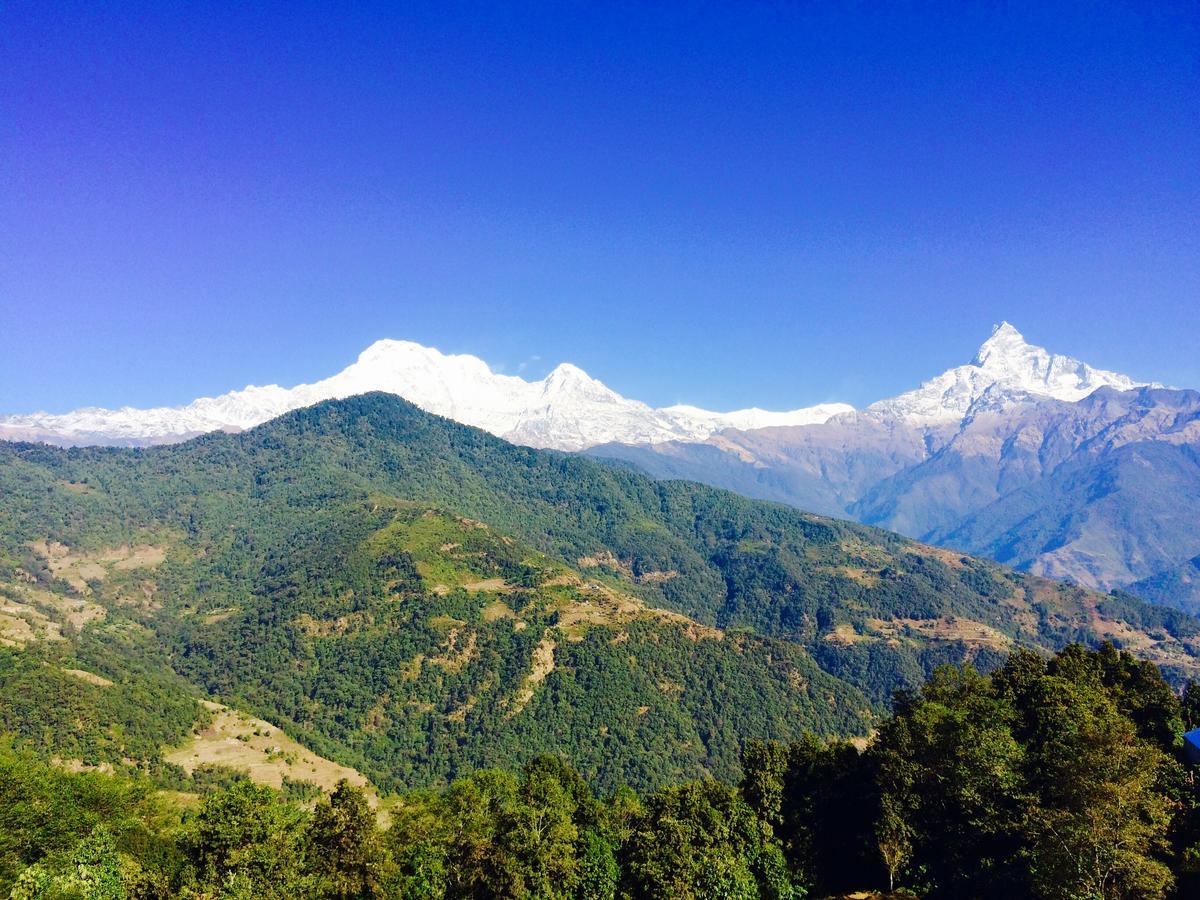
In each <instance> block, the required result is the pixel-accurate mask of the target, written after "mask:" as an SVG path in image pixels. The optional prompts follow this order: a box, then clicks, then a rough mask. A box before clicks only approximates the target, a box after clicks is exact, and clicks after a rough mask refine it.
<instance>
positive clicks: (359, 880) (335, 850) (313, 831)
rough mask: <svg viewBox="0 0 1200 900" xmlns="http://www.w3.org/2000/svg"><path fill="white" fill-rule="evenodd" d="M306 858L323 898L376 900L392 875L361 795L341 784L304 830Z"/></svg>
mask: <svg viewBox="0 0 1200 900" xmlns="http://www.w3.org/2000/svg"><path fill="white" fill-rule="evenodd" d="M308 844H309V846H308V858H309V859H310V860H311V861H312V867H313V870H314V872H315V874H316V878H317V883H318V885H319V887H320V891H321V893H322V894H323V895H325V896H329V897H338V898H350V897H364V898H367V897H378V896H382V895H383V894H384V892H385V885H386V884H387V882H388V879H389V877H390V876H391V869H392V865H391V860H390V858H389V857H388V854H387V852H386V850H385V848H384V845H383V841H382V840H381V838H380V834H379V828H378V825H377V823H376V821H375V813H374V812H373V811H372V810H371V807H370V805H369V804H368V803H367V798H366V795H365V794H364V793H363V792H362V791H361V790H360V789H359V788H356V787H354V786H353V785H351V784H350V783H349V782H348V781H346V780H345V779H342V780H341V781H339V782H338V784H337V787H336V788H335V789H334V791H333V793H332V794H331V795H330V797H329V800H328V801H327V802H323V803H319V804H318V805H317V807H316V809H315V810H314V811H313V814H312V820H311V821H310V822H309V825H308Z"/></svg>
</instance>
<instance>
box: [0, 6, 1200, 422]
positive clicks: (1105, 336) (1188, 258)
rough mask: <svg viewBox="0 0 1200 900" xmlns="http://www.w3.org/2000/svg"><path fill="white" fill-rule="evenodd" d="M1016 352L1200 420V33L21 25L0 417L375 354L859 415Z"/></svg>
mask: <svg viewBox="0 0 1200 900" xmlns="http://www.w3.org/2000/svg"><path fill="white" fill-rule="evenodd" d="M339 6H340V7H352V6H354V7H357V9H356V11H354V12H350V13H347V12H345V11H344V10H338V11H336V12H335V11H334V9H335V7H339ZM881 10H882V12H881ZM1001 319H1007V320H1009V321H1011V322H1013V323H1014V324H1015V325H1017V327H1018V328H1020V329H1021V330H1022V331H1023V332H1024V333H1025V334H1026V336H1027V337H1028V338H1029V339H1030V340H1032V341H1034V342H1035V343H1040V344H1043V345H1045V346H1048V347H1050V348H1051V349H1053V350H1057V351H1060V352H1066V353H1070V354H1072V355H1076V356H1079V357H1081V358H1083V359H1086V360H1087V361H1089V362H1091V363H1093V364H1094V365H1098V366H1102V367H1105V368H1111V369H1117V370H1121V371H1125V372H1128V373H1129V374H1131V375H1133V376H1135V377H1140V378H1145V379H1156V380H1160V381H1164V382H1168V383H1172V384H1176V385H1181V386H1192V387H1200V6H1198V5H1197V4H1196V3H1195V2H1178V3H1175V2H1166V0H1164V2H1158V0H1156V2H1145V0H1137V2H1130V3H1126V4H1119V3H1104V2H1087V3H1083V2H1081V3H1072V4H1063V5H1056V4H1054V3H1047V2H1036V3H1029V4H1022V3H1003V4H1000V3H974V2H953V3H946V4H944V5H939V4H934V3H913V4H908V3H895V4H883V3H875V2H862V3H841V4H833V3H828V4H826V3H795V4H793V3H782V2H780V3H769V2H762V3H756V2H728V3H721V4H718V3H683V2H680V3H646V2H639V3H616V2H612V3H610V2H588V3H571V2H556V3H546V4H544V5H541V4H522V3H515V4H508V3H483V4H478V5H473V4H458V3H454V2H447V0H439V2H436V3H430V4H422V3H417V2H405V3H388V4H381V5H379V6H378V7H377V8H371V7H370V5H369V4H313V5H306V4H303V3H296V2H291V3H286V4H278V5H272V4H254V5H251V4H242V3H238V4H233V3H230V4H218V3H212V4H208V3H205V4H182V3H168V2H161V0H160V2H154V3H146V4H141V5H139V4H129V3H119V2H118V3H111V4H109V3H104V4H100V3H93V2H88V3H79V4H75V3H70V2H56V3H45V2H33V3H26V2H22V0H6V2H4V3H3V4H2V5H0V411H3V412H27V411H32V410H35V409H47V410H51V411H63V410H66V409H70V408H73V407H76V406H81V405H92V404H95V405H106V406H114V405H121V404H133V405H153V404H175V403H181V402H186V401H188V400H190V399H192V398H193V397H196V396H199V395H204V394H215V393H222V392H224V391H227V390H229V389H232V388H237V387H242V386H243V385H245V384H247V383H270V382H278V383H282V384H293V383H296V382H300V381H309V380H314V379H316V378H319V377H323V376H325V375H328V374H332V373H333V372H335V371H337V370H338V369H340V368H342V367H343V366H345V365H346V364H348V363H349V362H351V361H353V359H354V358H355V356H356V355H357V354H358V352H359V351H360V350H361V349H362V348H363V347H365V346H366V345H367V344H369V343H370V342H372V341H373V340H375V339H377V338H381V337H393V338H404V339H410V340H415V341H419V342H421V343H424V344H429V345H432V346H436V347H438V348H440V349H442V350H444V351H448V352H449V351H455V352H470V353H474V354H477V355H479V356H481V357H483V358H484V359H486V360H487V361H488V362H490V363H492V364H493V365H495V366H497V367H503V368H504V369H505V370H506V371H508V372H516V371H518V370H519V371H521V372H522V373H523V374H525V375H527V376H541V375H543V374H545V372H546V371H547V370H548V369H549V368H550V367H552V366H553V365H554V364H555V363H558V362H561V361H570V362H574V363H576V364H577V365H580V366H582V367H583V368H585V369H586V370H587V371H588V372H590V373H591V374H592V375H594V376H596V377H598V378H600V379H601V380H603V381H605V382H606V383H608V384H609V385H610V386H612V387H613V388H615V389H617V390H619V391H620V392H622V393H624V394H626V395H628V396H633V397H637V398H639V399H643V400H646V401H648V402H651V403H654V404H669V403H674V402H690V403H695V404H698V405H702V406H707V407H710V408H734V407H741V406H747V405H752V404H757V405H760V406H767V407H774V408H783V407H795V406H800V405H806V404H810V403H815V402H819V401H824V400H835V399H836V400H845V401H848V402H851V403H854V404H856V405H862V404H865V403H867V402H869V401H871V400H874V399H877V398H879V397H882V396H886V395H890V394H894V393H897V392H898V391H900V390H901V389H904V388H907V387H910V386H912V385H914V384H915V383H917V382H918V381H920V380H921V379H922V378H923V377H925V376H928V375H931V374H934V373H935V372H938V371H941V370H942V369H944V368H947V367H948V366H950V365H953V364H957V363H961V362H965V361H967V359H969V358H970V356H971V354H972V353H973V351H974V349H975V347H976V346H977V345H978V344H979V343H980V342H981V341H982V340H983V339H984V338H985V337H986V336H987V334H988V333H989V330H990V326H991V325H992V323H993V322H996V321H999V320H1001Z"/></svg>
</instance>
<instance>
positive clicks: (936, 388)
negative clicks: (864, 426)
mask: <svg viewBox="0 0 1200 900" xmlns="http://www.w3.org/2000/svg"><path fill="white" fill-rule="evenodd" d="M1145 386H1146V385H1145V384H1143V383H1140V382H1136V381H1134V380H1133V379H1131V378H1129V377H1128V376H1126V375H1121V374H1120V373H1118V372H1107V371H1105V370H1103V369H1094V368H1092V367H1091V366H1089V365H1088V364H1087V363H1084V362H1080V361H1079V360H1077V359H1073V358H1072V357H1070V356H1062V355H1060V354H1057V353H1050V352H1049V351H1047V350H1046V349H1044V348H1042V347H1038V346H1035V345H1033V344H1030V343H1029V342H1027V341H1026V340H1025V338H1024V336H1023V335H1022V334H1021V332H1019V331H1017V329H1016V328H1014V327H1013V326H1012V325H1010V324H1009V323H1008V322H1001V323H1000V324H999V325H996V326H995V327H994V328H993V329H992V334H991V336H990V337H989V338H988V339H987V340H986V341H984V342H983V344H982V345H980V347H979V351H978V352H977V353H976V354H975V358H974V359H973V360H972V361H971V362H970V364H969V365H965V366H957V367H955V368H953V369H949V370H948V371H946V372H943V373H942V374H941V375H938V376H936V377H935V378H931V379H929V380H928V381H926V382H924V383H923V384H922V385H921V386H920V387H918V388H916V389H915V390H911V391H908V392H906V393H903V394H900V395H899V396H898V397H893V398H891V399H889V400H880V401H879V402H878V403H872V404H871V405H870V406H869V407H867V409H868V411H869V412H872V413H875V414H878V415H883V416H887V417H895V418H901V419H904V420H906V421H909V422H912V423H915V424H939V423H953V422H961V421H963V420H964V419H966V418H969V417H970V416H971V415H973V414H975V413H976V412H980V411H982V410H984V409H986V410H989V411H992V412H1000V411H1004V410H1006V409H1008V408H1011V407H1014V406H1019V405H1023V404H1027V403H1030V402H1034V401H1036V400H1038V399H1041V398H1047V397H1049V398H1053V399H1055V400H1068V401H1072V402H1074V401H1076V400H1082V399H1083V398H1084V397H1086V396H1088V395H1089V394H1091V393H1092V392H1093V391H1095V390H1096V389H1098V388H1101V387H1111V388H1115V389H1116V390H1119V391H1128V390H1131V389H1133V388H1135V387H1145Z"/></svg>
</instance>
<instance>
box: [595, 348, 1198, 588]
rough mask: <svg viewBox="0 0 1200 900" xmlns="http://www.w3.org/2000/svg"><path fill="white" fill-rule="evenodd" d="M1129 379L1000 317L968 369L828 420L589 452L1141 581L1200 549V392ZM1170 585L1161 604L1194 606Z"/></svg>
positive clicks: (1084, 576) (1053, 568)
mask: <svg viewBox="0 0 1200 900" xmlns="http://www.w3.org/2000/svg"><path fill="white" fill-rule="evenodd" d="M1128 383H1129V380H1128V379H1125V378H1124V377H1123V376H1116V375H1114V374H1113V373H1105V372H1099V371H1098V370H1095V369H1092V368H1090V367H1088V366H1086V365H1084V364H1082V363H1077V362H1076V361H1074V360H1068V359H1065V358H1063V357H1057V356H1054V355H1052V354H1049V353H1047V352H1046V351H1044V350H1041V349H1040V348H1037V347H1030V346H1029V345H1028V344H1025V343H1024V341H1023V340H1022V339H1021V338H1020V336H1019V335H1018V334H1017V333H1016V332H1015V330H1013V329H1012V328H1011V327H1009V326H1002V327H1001V328H999V329H998V330H997V331H996V333H995V334H994V335H993V336H992V338H990V339H989V340H988V342H986V343H985V344H984V345H983V347H981V348H980V351H979V353H978V354H977V356H976V360H975V362H974V363H972V364H971V365H970V366H965V367H960V368H959V369H954V370H951V371H950V372H948V373H945V375H943V376H939V378H936V379H933V380H931V381H930V382H927V383H926V384H925V385H923V386H922V387H921V388H919V389H917V390H916V391H913V392H910V393H909V394H905V395H901V397H898V398H896V399H895V400H893V401H885V402H883V403H877V404H873V405H872V406H871V407H869V408H868V409H867V410H864V411H862V412H858V413H852V414H847V415H841V416H835V417H834V418H832V419H830V420H829V421H828V422H825V423H823V424H820V425H813V426H802V427H795V428H764V429H758V430H755V431H747V432H736V431H725V432H722V433H721V434H719V435H715V436H713V437H711V438H709V439H708V440H707V441H705V442H704V443H688V442H671V443H665V444H657V445H654V446H637V447H629V446H621V445H604V446H601V447H596V448H592V450H591V451H589V452H590V453H591V454H593V455H596V456H605V457H610V458H618V459H623V460H626V461H628V462H631V463H633V464H634V465H636V466H638V467H639V468H641V469H643V470H644V471H646V472H648V473H650V474H652V475H654V476H656V477H667V478H674V477H687V478H692V479H695V480H698V481H703V482H705V483H709V484H717V485H721V486H724V487H729V488H732V489H734V490H737V491H740V492H742V493H745V494H747V495H748V496H754V497H760V498H763V499H771V500H777V501H780V502H784V503H789V504H792V505H795V506H799V507H801V508H805V509H813V510H816V511H819V512H822V513H826V514H829V515H845V516H849V517H851V518H854V519H856V520H858V521H861V522H866V523H870V524H875V525H879V526H882V527H884V528H888V529H892V530H895V531H899V532H901V533H903V534H906V535H910V536H912V537H916V538H919V539H921V540H926V541H931V542H933V543H935V544H939V545H942V546H947V547H955V548H958V549H961V550H965V551H968V552H972V553H976V554H981V555H986V556H989V557H991V558H993V559H996V560H999V561H1000V562H1004V563H1006V564H1009V565H1013V566H1016V567H1018V568H1022V569H1027V570H1030V571H1033V572H1038V573H1041V574H1046V575H1051V576H1054V577H1059V578H1066V579H1069V580H1071V581H1074V582H1076V583H1079V584H1082V585H1085V586H1089V587H1098V588H1103V589H1111V588H1115V587H1124V588H1131V586H1132V585H1134V584H1135V583H1139V582H1140V581H1141V580H1142V579H1145V578H1148V577H1151V576H1153V575H1155V574H1156V573H1158V572H1161V571H1166V570H1170V569H1171V568H1173V567H1175V566H1179V565H1182V564H1183V563H1185V562H1186V561H1187V560H1188V559H1190V558H1192V557H1193V556H1194V555H1195V554H1196V553H1197V552H1200V520H1198V519H1197V518H1196V516H1195V515H1194V512H1193V510H1194V509H1195V502H1196V499H1197V497H1200V468H1198V467H1197V464H1196V460H1197V458H1198V456H1200V394H1197V393H1196V392H1194V391H1179V390H1170V389H1166V388H1156V387H1140V388H1135V389H1129V390H1121V389H1119V388H1122V387H1124V386H1126V385H1127V384H1128ZM1097 385H1104V386H1097ZM1089 388H1095V389H1094V390H1092V392H1091V393H1090V394H1088V395H1087V396H1084V397H1082V399H1080V398H1079V397H1078V394H1079V393H1080V392H1081V391H1084V390H1087V389H1089ZM1056 395H1057V396H1056ZM1169 583H1172V584H1173V583H1174V582H1170V581H1169V580H1168V581H1163V582H1162V583H1161V584H1160V586H1159V587H1158V588H1156V589H1155V598H1156V599H1157V600H1159V601H1161V602H1176V603H1186V602H1188V595H1187V591H1186V590H1185V589H1184V588H1182V587H1181V588H1180V590H1182V591H1183V593H1181V594H1180V595H1179V596H1178V597H1174V598H1173V597H1172V595H1171V592H1170V589H1169V588H1168V587H1166V585H1167V584H1169ZM1180 584H1181V585H1182V582H1180Z"/></svg>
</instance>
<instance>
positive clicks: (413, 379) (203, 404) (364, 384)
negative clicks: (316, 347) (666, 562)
mask: <svg viewBox="0 0 1200 900" xmlns="http://www.w3.org/2000/svg"><path fill="white" fill-rule="evenodd" d="M1104 386H1108V387H1115V388H1117V389H1120V390H1129V389H1131V388H1133V387H1137V386H1142V385H1141V384H1140V383H1138V382H1135V381H1133V380H1132V379H1130V378H1129V377H1127V376H1125V375H1121V374H1119V373H1115V372H1108V371H1105V370H1102V369H1095V368H1092V367H1091V366H1089V365H1087V364H1086V363H1083V362H1080V361H1079V360H1076V359H1073V358H1071V357H1067V356H1062V355H1059V354H1053V353H1049V352H1048V351H1046V350H1044V349H1043V348H1041V347H1036V346H1034V345H1031V344H1029V343H1027V342H1026V341H1025V339H1024V338H1023V336H1022V335H1021V334H1020V332H1018V331H1017V330H1016V329H1015V328H1014V327H1013V326H1012V325H1010V324H1009V323H1007V322H1002V323H1000V324H999V325H996V326H995V327H994V328H993V331H992V334H991V336H990V337H989V338H988V339H987V340H986V341H985V342H984V343H983V344H982V345H981V346H980V348H979V350H978V351H977V352H976V354H975V357H974V359H973V360H972V361H971V362H970V363H969V364H967V365H963V366H957V367H955V368H952V369H949V370H947V371H946V372H943V373H942V374H941V375H938V376H936V377H934V378H932V379H929V380H928V381H926V382H924V383H922V384H921V385H920V386H919V387H917V388H915V389H913V390H911V391H907V392H904V393H902V394H900V395H897V396H896V397H893V398H889V399H886V400H880V401H877V402H876V403H873V404H871V405H870V406H868V407H867V408H866V410H865V411H863V413H862V414H864V415H878V416H883V417H888V418H893V419H897V420H902V421H905V422H909V423H913V424H917V425H920V426H936V425H940V424H948V423H952V422H954V421H961V420H962V419H964V418H966V417H968V416H970V415H972V414H974V413H976V412H978V411H982V410H985V409H986V410H1003V409H1008V408H1012V407H1014V406H1018V405H1021V404H1023V403H1027V402H1029V401H1030V400H1033V399H1037V398H1039V397H1052V398H1055V399H1063V400H1078V399H1081V398H1082V397H1084V396H1086V395H1087V394H1088V393H1091V392H1092V391H1093V390H1095V389H1097V388H1099V387H1104ZM376 390H384V391H387V392H389V393H394V394H396V395H398V396H401V397H404V398H405V399H407V400H409V401H410V402H413V403H415V404H416V405H417V406H419V407H421V408H422V409H424V410H426V411H427V412H433V413H437V414H439V415H444V416H447V417H448V418H451V419H454V420H455V421H458V422H462V423H464V424H467V425H474V426H476V427H480V428H483V429H485V430H487V431H489V432H491V433H492V434H495V435H497V436H499V437H504V438H506V439H508V440H511V441H513V442H515V443H522V444H527V445H529V446H536V447H546V448H552V449H558V450H568V451H577V450H583V449H587V448H588V447H593V446H597V445H600V444H608V443H624V444H658V443H663V442H666V441H672V440H683V441H692V442H695V441H701V440H705V439H708V438H710V437H712V436H713V435H716V434H719V433H720V432H722V431H725V430H730V429H733V430H739V431H746V430H755V429H759V428H767V427H795V426H803V425H813V424H822V423H825V422H827V421H829V420H830V419H832V418H835V417H838V416H842V415H850V414H854V413H855V410H854V408H853V407H852V406H850V405H849V404H844V403H822V404H817V405H815V406H811V407H803V408H799V409H794V410H791V411H785V412H774V411H769V410H763V409H760V408H758V407H750V408H747V409H742V410H735V411H733V412H727V413H721V412H712V411H710V410H705V409H700V408H698V407H695V406H689V405H687V404H675V405H673V406H668V407H662V408H653V407H650V406H648V405H647V404H645V403H642V402H640V401H637V400H632V399H629V398H626V397H623V396H621V395H620V394H618V393H617V392H615V391H613V390H612V389H610V388H609V387H607V386H606V385H605V384H604V383H603V382H601V381H599V380H597V379H595V378H593V377H591V376H590V375H589V374H588V373H586V372H584V371H583V370H582V369H580V368H579V367H578V366H575V365H573V364H571V363H561V364H559V365H558V366H556V367H555V368H554V369H553V370H552V371H551V372H550V373H549V374H548V375H547V376H546V377H545V378H543V379H541V380H540V381H525V380H524V379H522V378H520V377H518V376H514V375H504V374H501V373H498V372H494V371H493V370H492V369H491V368H490V367H489V366H488V365H487V364H486V363H485V362H484V361H483V360H481V359H479V358H478V357H475V356H470V355H466V354H443V353H441V352H440V351H438V350H436V349H434V348H431V347H424V346H422V345H420V344H416V343H413V342H411V341H396V340H390V339H387V340H380V341H376V342H375V343H373V344H372V345H371V346H369V347H367V348H366V349H365V350H363V352H362V353H360V354H359V356H358V358H357V360H356V361H355V362H354V363H352V364H351V365H350V366H348V367H347V368H345V369H343V370H342V371H341V372H339V373H337V374H335V375H333V376H331V377H329V378H325V379H322V380H320V381H317V382H313V383H311V384H300V385H296V386H295V387H292V388H283V387H280V386H279V385H274V384H272V385H266V386H253V385H251V386H247V387H246V388H243V389H242V390H240V391H232V392H230V393H228V394H223V395H221V396H218V397H203V398H200V399H198V400H194V401H192V402H191V403H189V404H187V405H185V406H179V407H158V408H154V409H135V408H132V407H122V408H120V409H116V410H109V409H102V408H97V407H87V408H83V409H79V410H75V411H73V412H70V413H63V414H49V413H31V414H23V415H4V416H0V438H7V439H9V440H35V441H36V440H41V441H45V442H47V443H56V444H60V445H66V446H80V445H83V446H86V445H117V446H138V445H147V444H156V443H174V442H177V441H180V440H186V439H188V438H190V437H194V436H196V435H198V434H204V433H208V432H211V431H241V430H244V429H245V428H248V427H252V426H253V425H257V424H261V423H262V422H264V421H269V420H270V419H273V418H275V417H276V416H279V415H281V414H282V413H284V412H288V411H290V410H292V409H297V408H300V407H304V406H310V405H312V404H313V403H316V402H319V401H321V400H328V399H340V398H343V397H348V396H353V395H356V394H362V393H368V392H370V391H376Z"/></svg>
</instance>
